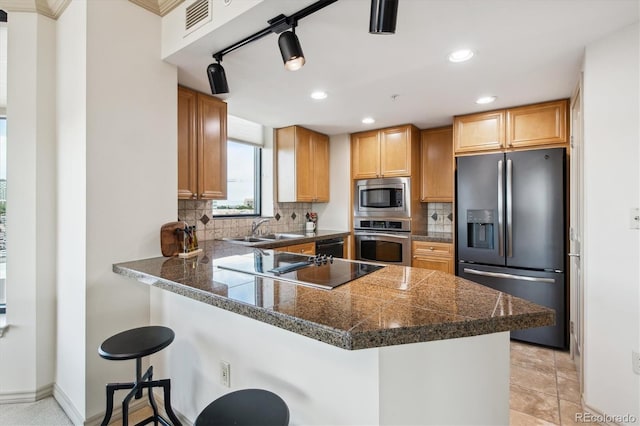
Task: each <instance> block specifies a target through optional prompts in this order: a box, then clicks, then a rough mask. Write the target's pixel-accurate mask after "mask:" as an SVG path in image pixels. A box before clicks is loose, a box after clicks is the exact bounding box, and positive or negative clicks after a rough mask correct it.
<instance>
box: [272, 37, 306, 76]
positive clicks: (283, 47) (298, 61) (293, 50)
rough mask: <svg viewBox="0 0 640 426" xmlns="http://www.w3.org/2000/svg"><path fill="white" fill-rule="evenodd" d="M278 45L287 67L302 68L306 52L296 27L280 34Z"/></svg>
mask: <svg viewBox="0 0 640 426" xmlns="http://www.w3.org/2000/svg"><path fill="white" fill-rule="evenodd" d="M278 46H280V53H281V54H282V61H283V62H284V67H285V68H286V69H288V70H289V71H296V70H299V69H300V68H302V66H303V65H304V62H305V60H304V53H302V47H301V46H300V41H299V40H298V36H296V32H295V27H293V28H291V31H285V32H283V33H282V34H280V37H278Z"/></svg>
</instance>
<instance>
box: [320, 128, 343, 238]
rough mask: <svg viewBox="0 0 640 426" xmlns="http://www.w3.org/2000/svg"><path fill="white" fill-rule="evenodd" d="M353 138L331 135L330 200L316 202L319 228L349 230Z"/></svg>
mask: <svg viewBox="0 0 640 426" xmlns="http://www.w3.org/2000/svg"><path fill="white" fill-rule="evenodd" d="M350 159H351V140H350V138H349V135H347V134H344V135H336V136H331V137H330V139H329V193H330V197H329V200H330V201H329V202H328V203H315V204H314V205H313V209H314V211H316V212H317V213H318V228H319V229H332V230H337V231H348V230H349V215H350V214H351V208H350V205H351V203H350V201H349V197H350V187H349V185H350V182H351V160H350Z"/></svg>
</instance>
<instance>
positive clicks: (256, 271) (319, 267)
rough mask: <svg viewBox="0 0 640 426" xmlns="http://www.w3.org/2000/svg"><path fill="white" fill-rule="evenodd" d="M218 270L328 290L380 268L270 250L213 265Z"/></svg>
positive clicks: (217, 261) (223, 260)
mask: <svg viewBox="0 0 640 426" xmlns="http://www.w3.org/2000/svg"><path fill="white" fill-rule="evenodd" d="M214 264H215V265H216V266H218V268H220V269H228V270H231V271H236V272H244V273H247V274H252V275H258V276H261V277H267V278H273V279H278V280H283V281H290V282H293V283H296V284H302V285H308V286H311V287H320V288H325V289H332V288H335V287H338V286H339V285H342V284H346V283H348V282H349V281H352V280H355V279H356V278H360V277H364V276H365V275H367V274H370V273H371V272H375V271H377V270H378V269H381V268H384V266H380V265H372V264H370V263H361V262H349V261H346V260H343V259H334V258H332V257H327V256H320V255H318V256H305V255H302V254H295V253H285V252H278V251H273V250H259V251H258V250H256V252H254V253H248V254H245V255H239V256H229V257H225V258H221V259H218V260H216V261H215V262H214Z"/></svg>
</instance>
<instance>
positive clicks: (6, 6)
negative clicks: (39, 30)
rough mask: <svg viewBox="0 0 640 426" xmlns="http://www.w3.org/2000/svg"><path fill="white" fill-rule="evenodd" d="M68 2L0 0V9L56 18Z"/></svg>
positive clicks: (52, 0)
mask: <svg viewBox="0 0 640 426" xmlns="http://www.w3.org/2000/svg"><path fill="white" fill-rule="evenodd" d="M69 3H71V0H0V9H2V10H4V11H6V12H9V13H11V12H35V13H38V14H40V15H43V16H46V17H48V18H51V19H58V18H59V17H60V15H62V12H64V10H65V9H66V7H67V6H68V5H69ZM9 19H11V18H10V17H9Z"/></svg>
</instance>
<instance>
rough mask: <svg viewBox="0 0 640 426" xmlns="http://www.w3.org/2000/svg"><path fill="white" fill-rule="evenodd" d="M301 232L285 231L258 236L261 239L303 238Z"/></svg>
mask: <svg viewBox="0 0 640 426" xmlns="http://www.w3.org/2000/svg"><path fill="white" fill-rule="evenodd" d="M303 237H304V235H302V234H287V233H278V234H266V235H260V236H259V237H258V238H259V239H261V240H263V241H264V240H267V241H269V240H287V239H292V238H303Z"/></svg>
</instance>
